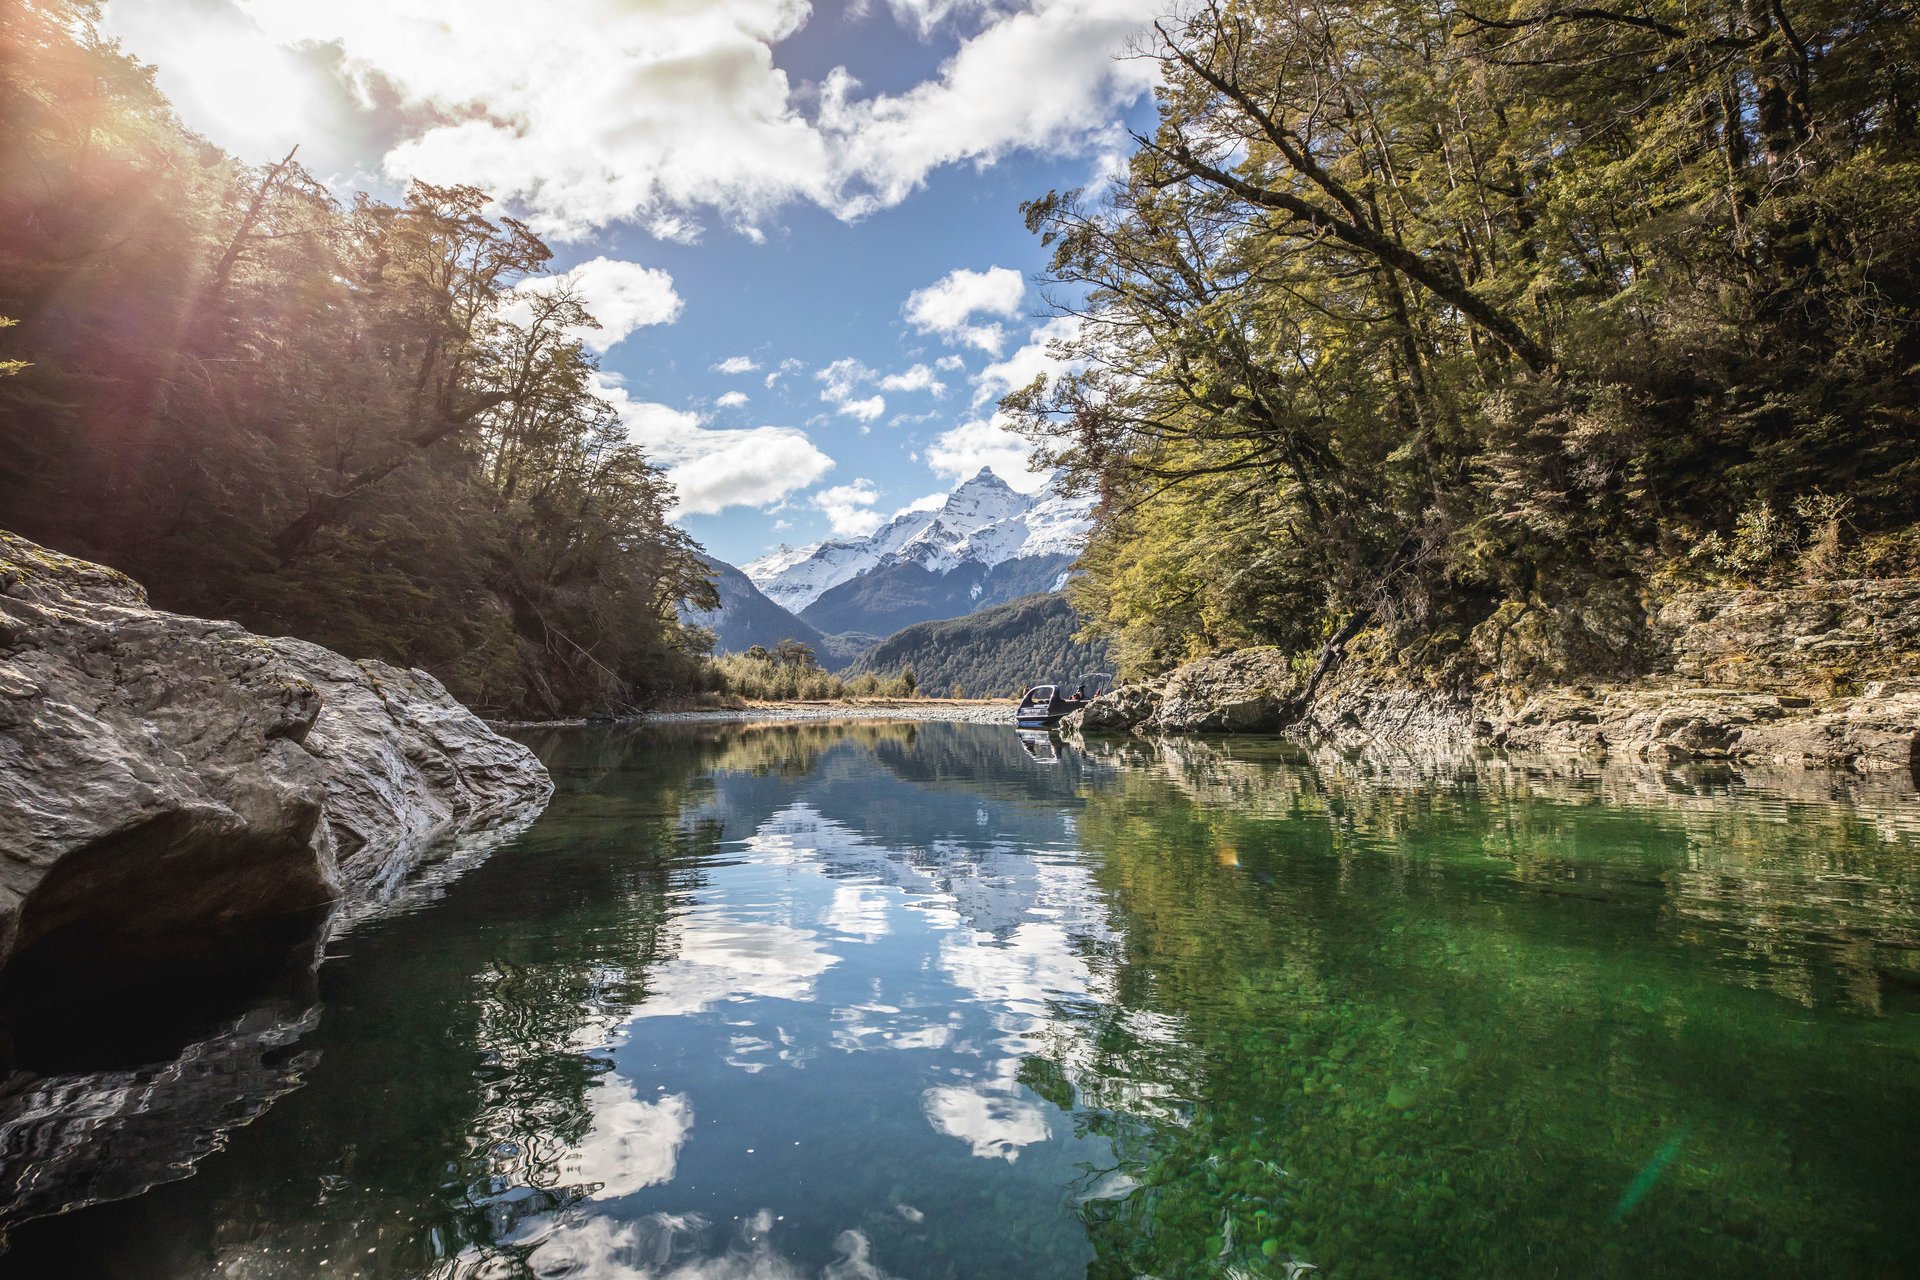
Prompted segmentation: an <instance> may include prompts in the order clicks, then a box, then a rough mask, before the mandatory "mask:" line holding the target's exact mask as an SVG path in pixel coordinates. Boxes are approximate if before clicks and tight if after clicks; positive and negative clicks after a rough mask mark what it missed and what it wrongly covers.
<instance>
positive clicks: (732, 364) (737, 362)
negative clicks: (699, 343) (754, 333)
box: [713, 356, 760, 374]
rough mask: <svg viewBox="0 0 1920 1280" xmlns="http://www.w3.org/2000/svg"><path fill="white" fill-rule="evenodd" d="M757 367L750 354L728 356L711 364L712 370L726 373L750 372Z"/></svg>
mask: <svg viewBox="0 0 1920 1280" xmlns="http://www.w3.org/2000/svg"><path fill="white" fill-rule="evenodd" d="M759 367H760V366H759V365H758V364H757V363H755V361H754V359H753V357H752V356H728V357H727V358H726V359H725V360H722V361H721V362H720V363H719V364H717V365H715V366H713V371H714V372H715V373H727V374H736V373H752V372H753V371H754V370H755V369H758V368H759Z"/></svg>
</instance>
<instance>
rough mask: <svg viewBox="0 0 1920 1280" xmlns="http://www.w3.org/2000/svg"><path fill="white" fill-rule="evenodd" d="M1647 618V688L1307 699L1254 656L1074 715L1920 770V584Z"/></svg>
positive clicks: (1361, 676) (1830, 586) (1688, 607)
mask: <svg viewBox="0 0 1920 1280" xmlns="http://www.w3.org/2000/svg"><path fill="white" fill-rule="evenodd" d="M1653 622H1654V633H1655V635H1656V636H1657V637H1658V638H1659V639H1660V641H1661V642H1662V644H1663V645H1664V652H1665V655H1666V658H1665V662H1664V664H1663V665H1664V666H1665V667H1666V668H1667V669H1666V670H1665V671H1663V672H1662V673H1660V674H1659V675H1657V676H1651V677H1648V678H1646V679H1644V680H1641V681H1638V682H1632V683H1624V684H1617V685H1611V686H1601V687H1557V688H1547V689H1540V690H1535V691H1532V692H1531V693H1529V694H1527V695H1525V696H1523V697H1515V696H1513V695H1512V694H1511V693H1510V692H1509V691H1504V690H1484V691H1481V692H1479V693H1477V694H1473V695H1458V694H1448V693H1446V692H1443V691H1439V690H1433V689H1421V688H1410V687H1407V686H1406V685H1404V684H1400V683H1396V682H1394V681H1391V680H1387V679H1381V678H1378V677H1376V676H1374V675H1373V674H1372V673H1370V672H1368V671H1366V670H1364V669H1353V668H1349V669H1347V670H1345V671H1342V672H1340V673H1339V674H1338V675H1337V676H1336V677H1335V678H1334V679H1332V680H1329V681H1327V682H1326V683H1325V684H1324V685H1322V686H1321V687H1319V688H1318V689H1316V690H1315V691H1314V695H1313V697H1312V698H1311V699H1308V700H1306V701H1305V702H1304V703H1299V704H1296V702H1295V701H1294V700H1293V699H1291V698H1290V697H1289V696H1288V693H1289V691H1290V689H1291V685H1290V683H1289V681H1290V677H1289V676H1288V674H1287V667H1286V664H1285V663H1284V662H1283V661H1282V660H1281V659H1280V657H1279V655H1278V654H1277V653H1276V652H1275V651H1273V650H1270V649H1252V650H1245V651H1243V652H1241V653H1237V654H1230V655H1226V656H1224V657H1218V658H1208V659H1204V660H1202V661H1200V662H1196V663H1192V664H1190V665H1188V666H1186V667H1182V668H1180V669H1178V670H1177V671H1174V672H1173V673H1171V674H1170V675H1168V676H1166V677H1164V678H1162V679H1161V680H1159V681H1157V682H1154V683H1152V684H1144V685H1136V686H1130V687H1128V688H1125V689H1122V690H1119V691H1117V692H1115V693H1111V694H1107V695H1104V696H1102V697H1100V698H1098V699H1096V700H1095V701H1094V702H1093V703H1092V704H1090V705H1089V706H1088V707H1087V708H1086V710H1085V711H1084V712H1081V713H1079V715H1078V716H1077V718H1076V719H1077V723H1078V726H1079V727H1080V728H1081V729H1082V730H1083V731H1085V732H1088V733H1136V734H1143V735H1153V734H1162V733H1194V732H1198V733H1232V732H1274V731H1278V732H1284V733H1287V734H1289V735H1291V736H1294V737H1298V738H1301V739H1303V740H1306V741H1309V742H1313V743H1318V744H1323V745H1328V746H1333V747H1338V748H1341V749H1362V748H1382V747H1384V748H1389V749H1392V750H1396V751H1402V752H1411V753H1430V752H1434V751H1445V750H1457V749H1459V748H1460V747H1462V746H1483V747H1499V748H1507V749H1512V750H1524V751H1536V752H1560V753H1578V754H1587V755H1594V756H1604V755H1614V756H1620V757H1625V758H1632V759H1641V760H1651V761H1684V760H1731V761H1740V762H1745V763H1753V764H1769V765H1783V766H1805V767H1809V768H1829V769H1850V770H1853V771H1855V772H1859V773H1895V774H1902V773H1905V774H1914V773H1920V581H1913V580H1906V579H1893V580H1875V581H1863V582H1839V583H1825V584H1820V585H1817V586H1805V587H1793V588H1787V589H1783V590H1778V591H1701V592H1692V593H1688V594H1685V595H1681V596H1677V597H1675V598H1674V599H1673V600H1671V601H1669V602H1667V604H1666V605H1665V606H1663V607H1662V608H1661V609H1660V610H1659V611H1658V613H1657V614H1656V615H1655V617H1654V620H1653Z"/></svg>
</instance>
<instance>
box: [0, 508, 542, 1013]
mask: <svg viewBox="0 0 1920 1280" xmlns="http://www.w3.org/2000/svg"><path fill="white" fill-rule="evenodd" d="M550 790H551V783H550V782H549V780H548V778H547V774H546V771H545V769H543V768H542V767H541V765H540V763H539V761H538V760H536V759H535V758H534V756H533V754H532V753H531V752H529V751H528V750H527V749H526V748H524V747H522V746H520V745H519V744H517V743H514V742H512V741H509V740H508V739H505V738H502V737H500V736H499V735H497V734H495V733H494V732H493V731H492V730H490V729H488V728H487V726H486V725H485V724H483V723H482V722H481V721H480V720H479V719H478V718H477V717H475V716H474V715H473V714H472V713H471V712H469V711H468V710H466V708H464V707H462V706H460V705H459V704H458V703H457V702H455V701H454V700H453V699H452V698H451V697H450V696H449V695H448V694H447V692H446V690H445V689H444V688H442V687H441V686H440V684H439V682H438V681H436V680H435V679H434V678H433V677H432V676H430V675H428V674H426V673H425V672H422V671H403V670H400V669H399V668H396V667H391V666H388V665H386V664H385V663H380V662H372V661H358V662H355V661H349V660H348V659H346V658H343V657H341V656H339V655H338V654H335V653H332V652H330V651H329V650H326V649H323V648H321V647H319V646H318V645H313V644H308V643H305V642H303V641H299V640H290V639H268V638H263V637H261V636H257V635H254V634H252V633H251V632H248V631H247V630H245V629H244V628H242V627H240V626H239V625H237V624H235V623H231V622H214V621H208V620H205V619H201V618H192V617H185V616H182V615H180V614H173V613H166V612H163V611H161V610H157V609H154V608H151V607H150V606H149V605H148V603H147V600H146V594H145V592H144V591H142V589H141V588H140V587H139V585H138V584H136V583H134V582H133V581H132V580H131V579H129V578H127V577H126V576H124V575H122V574H120V573H117V572H115V571H114V570H112V569H108V568H104V567H102V566H100V565H95V564H89V563H87V562H86V561H83V560H77V559H74V558H72V557H69V556H64V555H60V554H58V553H56V552H52V551H49V550H47V549H45V548H43V547H40V546H37V545H35V544H34V543H32V542H29V541H27V540H26V539H24V538H20V537H17V536H15V535H13V534H9V533H6V532H4V531H0V852H3V853H4V855H5V856H4V857H0V968H5V969H6V970H8V972H7V974H6V977H7V981H8V983H9V985H17V984H18V983H19V982H20V981H21V980H22V979H21V971H22V970H30V971H31V972H32V981H34V982H38V981H40V980H42V979H45V978H50V977H55V976H58V977H61V978H63V979H64V978H72V977H75V976H76V975H75V974H74V973H73V969H74V968H75V966H84V967H88V968H91V969H94V970H97V974H96V975H95V976H99V977H102V978H103V979H108V980H111V979H113V978H115V977H119V976H131V975H129V974H128V968H129V962H130V961H133V962H136V963H137V962H138V961H140V960H141V959H142V958H143V957H147V956H160V955H166V956H177V957H178V958H181V959H182V960H183V961H188V962H191V961H199V962H201V963H205V962H208V961H210V960H212V959H213V958H214V957H215V956H216V955H217V954H218V953H219V952H220V951H221V949H222V948H223V947H224V946H225V945H226V944H227V943H228V942H229V941H231V940H232V939H233V938H235V937H237V936H248V937H252V936H254V935H255V933H256V931H257V930H258V929H259V928H261V927H269V926H270V927H274V928H279V927H282V926H284V927H286V929H287V931H288V933H289V936H291V937H296V938H297V937H300V936H305V935H306V934H307V933H308V932H309V926H308V925H307V924H305V923H300V924H290V923H288V922H291V921H295V920H298V919H300V918H301V917H302V916H305V917H306V918H307V919H310V918H311V916H312V915H313V913H316V912H323V911H325V910H326V909H327V908H328V906H329V905H330V904H332V903H334V902H336V901H337V900H339V899H340V898H342V897H346V898H349V899H351V900H354V901H364V900H367V899H373V898H378V897H379V896H381V895H383V894H385V893H388V892H391V890H392V889H393V887H394V886H395V885H396V884H397V883H398V881H399V880H400V879H401V878H402V877H403V876H404V875H405V874H406V872H407V871H408V870H409V869H411V868H412V867H413V866H414V865H415V864H416V863H417V862H418V860H419V859H420V857H421V856H422V855H423V854H424V853H425V851H426V850H427V848H428V846H429V845H431V844H432V843H433V842H434V841H435V839H436V838H438V837H440V836H442V835H446V834H451V833H453V832H455V831H458V830H461V829H467V828H472V827H475V826H482V825H485V824H487V823H488V822H490V821H493V820H495V819H498V818H500V817H503V816H506V815H508V814H510V813H512V812H513V811H514V810H515V809H516V808H517V807H521V806H524V805H526V804H529V803H538V802H542V801H544V799H545V797H546V796H547V795H548V794H549V792H550Z"/></svg>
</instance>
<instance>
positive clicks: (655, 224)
mask: <svg viewBox="0 0 1920 1280" xmlns="http://www.w3.org/2000/svg"><path fill="white" fill-rule="evenodd" d="M647 231H648V232H649V233H650V234H652V235H653V237H654V238H655V239H657V240H667V241H670V242H672V243H674V244H698V243H699V242H700V224H699V223H697V222H695V221H694V220H693V219H691V218H688V217H684V216H682V215H681V214H677V213H663V214H661V215H660V216H659V217H657V218H655V219H654V220H653V221H651V222H649V223H648V224H647Z"/></svg>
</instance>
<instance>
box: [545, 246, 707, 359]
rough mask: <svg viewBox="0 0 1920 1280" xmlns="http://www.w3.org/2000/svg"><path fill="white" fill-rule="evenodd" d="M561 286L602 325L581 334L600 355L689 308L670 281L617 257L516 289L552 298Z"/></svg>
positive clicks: (594, 260)
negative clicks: (639, 330) (684, 308)
mask: <svg viewBox="0 0 1920 1280" xmlns="http://www.w3.org/2000/svg"><path fill="white" fill-rule="evenodd" d="M563 286H571V287H572V289H573V295H574V297H575V298H576V299H577V300H578V301H579V303H580V305H581V306H583V307H585V308H586V309H587V310H588V311H589V312H590V313H591V314H592V315H593V318H594V319H595V320H598V321H599V322H600V327H599V328H598V329H587V330H584V331H582V332H581V334H580V340H581V341H582V342H583V343H585V344H586V346H587V347H588V348H589V349H590V350H593V351H599V352H602V353H604V352H605V351H607V350H608V349H609V348H611V347H613V346H614V345H616V344H617V343H619V342H622V341H624V340H625V339H626V337H627V336H628V335H629V334H631V333H632V332H633V331H634V330H635V329H640V328H644V327H646V326H647V325H655V324H672V323H673V322H674V321H675V320H677V319H679V318H680V311H681V309H682V308H683V307H684V306H685V305H686V304H685V303H684V302H682V301H681V299H680V295H679V294H678V293H675V292H674V289H673V277H672V276H670V275H668V274H667V273H666V272H664V271H661V270H659V269H657V268H655V267H643V266H641V265H640V264H639V263H637V262H624V261H621V260H620V259H618V258H590V259H588V260H587V261H585V262H582V263H580V264H579V265H578V266H575V267H571V268H569V269H568V270H566V271H562V272H559V273H557V274H555V275H550V276H529V277H528V278H527V279H525V280H522V281H521V282H520V284H519V286H518V287H519V288H520V289H522V290H524V291H525V292H528V293H551V292H552V291H553V290H555V289H558V288H561V287H563Z"/></svg>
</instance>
